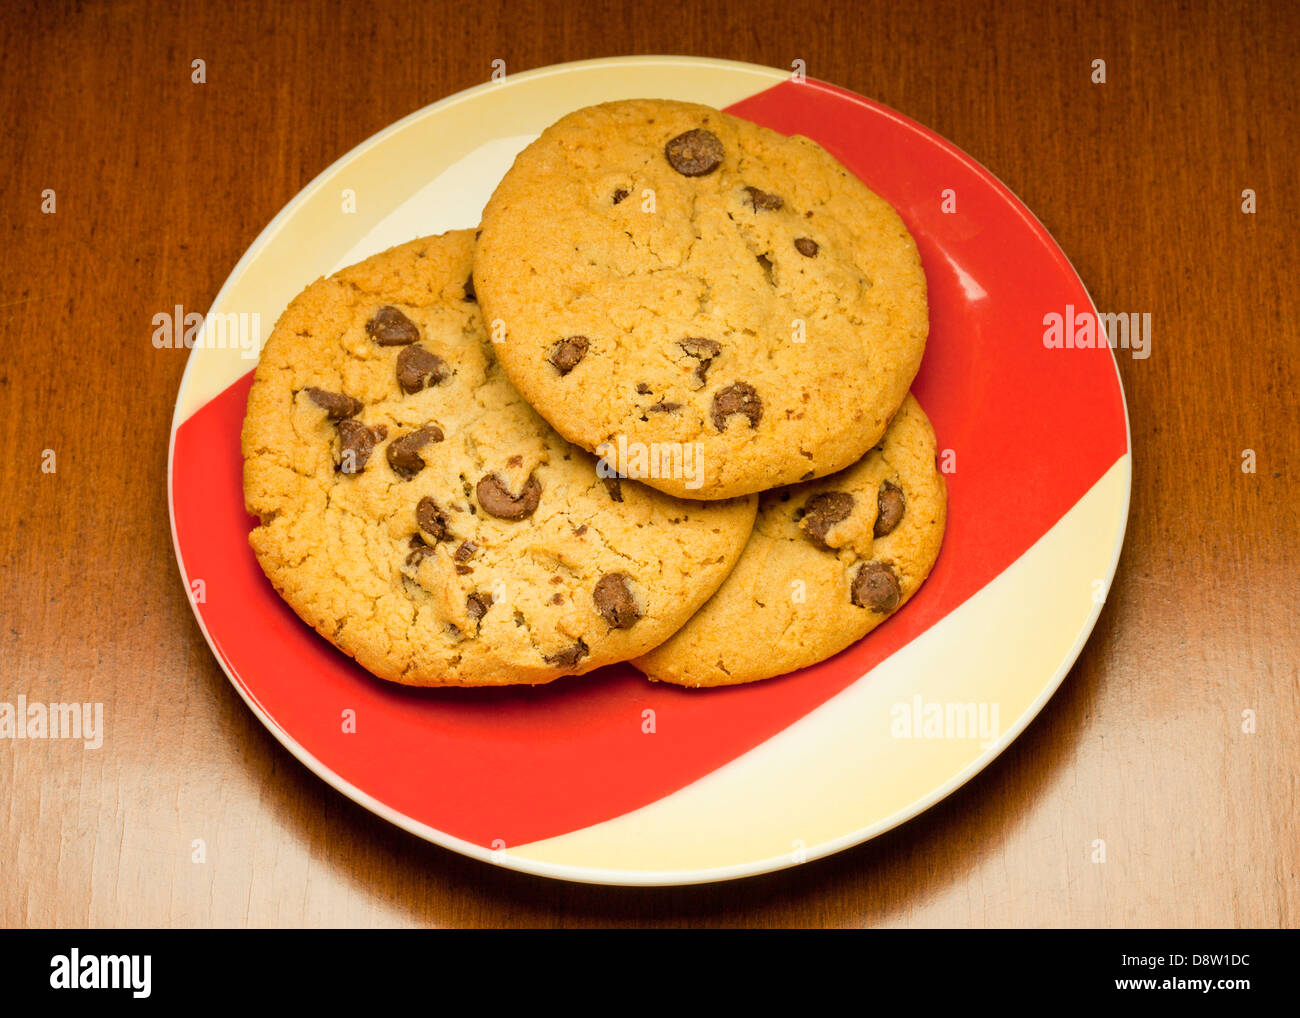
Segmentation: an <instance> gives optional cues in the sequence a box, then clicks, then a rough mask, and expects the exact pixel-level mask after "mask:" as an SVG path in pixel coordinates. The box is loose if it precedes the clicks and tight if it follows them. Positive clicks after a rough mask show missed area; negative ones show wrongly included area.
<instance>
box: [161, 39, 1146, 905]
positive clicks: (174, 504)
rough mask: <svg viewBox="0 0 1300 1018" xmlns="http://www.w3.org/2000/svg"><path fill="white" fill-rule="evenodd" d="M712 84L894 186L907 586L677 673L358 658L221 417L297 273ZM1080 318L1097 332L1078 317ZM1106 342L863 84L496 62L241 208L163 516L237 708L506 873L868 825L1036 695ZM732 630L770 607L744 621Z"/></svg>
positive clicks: (738, 106) (1095, 575)
mask: <svg viewBox="0 0 1300 1018" xmlns="http://www.w3.org/2000/svg"><path fill="white" fill-rule="evenodd" d="M645 96H654V97H662V98H670V99H682V100H690V101H695V102H702V103H707V104H709V105H712V106H717V107H721V108H724V109H727V110H729V111H730V112H731V113H733V114H735V115H737V116H741V117H744V118H746V119H748V120H752V121H755V122H757V123H760V124H764V125H766V126H768V127H771V128H774V129H775V130H778V131H781V132H783V133H786V134H794V133H799V134H804V135H807V136H809V137H811V138H814V139H816V140H817V141H818V142H820V143H821V144H822V145H824V146H825V147H826V148H827V149H829V150H830V151H831V152H832V153H834V154H835V155H836V156H837V157H838V158H839V159H840V160H841V161H842V162H843V163H844V164H845V165H846V166H848V167H849V168H850V169H851V170H852V171H853V172H854V173H856V174H857V175H858V176H860V177H861V178H862V180H863V181H864V182H865V183H866V184H867V186H868V187H870V188H871V189H872V190H874V191H875V192H877V193H878V194H880V195H881V196H883V197H884V198H886V199H887V200H888V201H889V202H890V203H891V204H893V206H894V207H895V208H896V209H898V211H899V213H900V214H901V215H902V217H903V219H904V220H905V221H906V223H907V226H908V228H909V229H910V230H911V231H912V233H913V235H914V236H915V237H916V240H917V244H918V245H919V247H920V251H921V257H922V260H923V262H924V264H925V270H926V275H927V277H928V280H929V288H930V290H929V292H930V315H931V332H930V342H929V347H928V349H927V352H926V356H925V362H924V364H923V366H922V368H921V373H920V375H919V377H918V378H917V380H916V384H915V386H914V389H913V391H914V392H915V394H916V396H917V398H918V399H919V400H920V402H921V404H922V406H923V407H924V408H925V410H926V412H927V413H928V414H929V416H930V418H931V420H932V421H933V422H934V427H935V431H936V433H937V435H938V438H939V449H940V454H939V462H940V466H941V468H942V469H943V471H944V472H945V474H946V475H947V481H948V490H949V499H950V502H949V511H948V531H947V536H946V538H945V541H944V546H943V552H942V554H941V556H940V558H939V561H938V564H937V565H936V567H935V569H934V572H933V573H932V575H931V576H930V579H929V581H928V582H927V583H926V584H925V585H924V586H923V587H922V588H921V590H920V592H919V593H918V594H917V595H916V597H915V598H914V599H913V600H912V601H911V603H910V604H909V605H908V607H907V609H906V610H905V611H902V612H900V613H899V614H898V615H897V616H895V617H894V618H892V619H890V620H889V621H888V622H886V623H885V624H884V625H882V626H880V627H879V628H878V629H876V630H875V631H874V632H873V633H871V634H870V635H869V636H867V637H866V638H865V639H864V640H862V641H860V642H859V643H857V644H855V645H854V646H852V647H850V648H849V649H847V650H845V651H844V652H842V653H841V654H839V655H837V656H836V657H834V658H832V659H830V660H829V661H825V662H823V663H822V664H819V665H817V666H815V667H812V668H808V669H805V670H803V671H802V672H799V673H796V674H793V675H790V676H787V677H783V678H779V679H773V680H769V681H767V682H760V683H756V684H754V685H749V686H737V687H728V688H724V689H715V690H686V689H680V688H677V687H674V686H668V685H653V684H651V683H648V682H646V681H645V680H643V679H642V678H641V677H640V676H638V675H637V673H636V672H635V671H634V670H633V669H632V668H631V667H629V666H615V667H610V668H606V669H603V670H601V671H599V672H595V673H592V674H590V675H588V676H584V677H580V678H571V679H561V680H559V681H558V682H555V683H553V684H551V685H549V686H542V687H538V688H536V689H531V688H503V689H469V690H461V689H443V690H418V689H407V688H403V687H399V686H394V685H389V684H387V683H384V682H381V681H380V680H378V679H375V678H373V677H371V676H370V675H369V674H368V673H367V672H365V671H364V670H363V669H362V668H361V667H360V666H358V665H356V664H355V663H354V662H353V661H352V660H351V659H350V658H348V657H346V656H345V655H343V654H341V653H339V652H338V651H336V650H335V649H334V648H333V647H331V646H330V645H329V644H328V643H326V642H325V641H324V640H323V639H321V638H320V637H319V636H317V635H316V634H315V633H314V632H313V631H312V630H311V629H310V628H308V627H307V626H306V625H304V624H303V623H302V622H300V621H299V620H298V618H297V617H296V616H295V615H294V614H293V612H292V611H291V610H290V609H289V608H288V607H287V606H286V605H285V604H284V603H283V602H282V601H281V600H280V599H279V597H277V596H276V594H275V592H274V591H273V589H272V588H271V586H270V584H269V583H268V582H267V581H266V579H265V578H264V577H263V575H262V572H261V570H260V569H259V567H258V565H257V562H256V560H255V558H254V556H253V554H252V551H251V550H250V548H249V546H248V539H247V538H248V531H249V530H250V528H251V526H252V525H253V523H254V522H255V521H254V520H253V519H252V518H251V517H249V516H248V515H247V514H246V513H245V512H244V508H243V497H242V487H241V484H242V480H241V461H240V450H239V429H240V423H241V420H242V418H243V414H244V403H245V398H246V395H247V392H248V387H249V384H250V382H251V378H252V369H253V367H254V364H255V359H256V356H257V344H258V342H259V340H260V338H261V337H262V336H264V335H266V334H269V332H270V328H271V326H272V324H273V323H274V322H275V319H276V317H277V316H278V315H279V313H280V311H281V310H282V309H283V308H284V307H285V305H286V304H288V302H289V300H290V299H291V298H292V297H293V296H294V295H295V294H296V293H297V292H298V291H299V290H301V289H302V288H303V287H305V286H306V285H307V284H308V283H310V282H311V281H312V280H314V279H315V278H317V277H318V276H321V275H323V274H326V273H329V272H332V271H334V270H335V269H338V268H340V267H342V266H344V265H347V264H349V263H351V262H354V261H357V260H359V259H361V258H363V257H365V256H367V255H370V254H373V253H375V252H377V251H380V250H382V249H384V248H387V247H389V246H391V245H393V244H397V243H401V242H404V241H407V240H410V239H412V238H413V237H416V236H420V235H423V234H431V233H440V232H442V231H444V230H447V229H452V228H457V227H474V226H475V225H477V223H478V218H479V215H480V213H481V212H482V209H483V206H484V204H485V203H486V201H487V198H488V196H489V194H490V193H491V191H492V188H493V186H494V185H495V184H496V182H497V181H498V180H499V179H500V177H501V175H502V174H503V173H504V172H505V171H506V169H507V168H508V167H509V165H510V163H511V160H512V159H513V158H514V156H515V154H516V153H517V152H518V151H519V150H520V149H521V148H523V147H524V146H525V145H526V144H527V143H528V142H529V141H531V140H532V139H533V138H534V137H536V136H537V135H538V134H539V133H540V132H541V131H542V129H543V128H545V127H546V126H547V125H548V124H550V123H552V122H553V121H555V120H557V119H558V118H559V117H560V116H562V115H563V114H565V113H568V112H569V111H571V110H574V109H576V108H578V107H581V106H585V105H589V104H591V103H597V102H604V101H607V100H612V99H624V98H633V97H645ZM1099 336H1100V337H1101V338H1100V342H1099V341H1098V337H1099ZM1129 471H1130V459H1129V438H1128V420H1127V415H1126V411H1125V406H1124V395H1123V391H1122V389H1121V387H1120V382H1119V375H1118V371H1117V369H1116V365H1115V360H1114V356H1113V354H1112V352H1111V349H1110V348H1109V347H1108V346H1107V343H1106V341H1105V333H1104V332H1101V331H1100V327H1099V320H1098V317H1097V315H1096V311H1095V309H1094V308H1093V305H1092V302H1091V300H1090V299H1089V297H1088V294H1087V292H1086V291H1085V290H1084V288H1083V285H1082V283H1081V282H1080V281H1079V278H1078V276H1077V275H1076V274H1075V272H1074V270H1073V269H1072V268H1071V266H1070V263H1069V262H1068V261H1067V260H1066V258H1065V256H1064V255H1063V254H1062V253H1061V250H1060V249H1059V248H1058V247H1057V246H1056V244H1055V243H1054V242H1053V241H1052V238H1051V237H1050V236H1049V235H1048V233H1047V231H1046V230H1045V229H1044V228H1043V227H1042V225H1041V224H1040V223H1039V222H1038V221H1037V220H1036V219H1035V218H1034V217H1033V216H1032V215H1031V214H1030V213H1029V211H1028V210H1027V209H1026V208H1025V207H1024V205H1022V204H1021V202H1020V201H1019V200H1018V199H1017V198H1016V197H1015V196H1014V195H1013V194H1012V193H1011V192H1010V191H1008V190H1007V188H1006V187H1005V186H1003V185H1002V184H1001V183H1000V182H999V181H998V180H997V179H996V178H994V177H993V176H992V174H990V173H989V172H988V171H987V170H985V169H984V168H983V167H981V166H980V165H979V164H978V163H976V162H975V161H974V160H972V159H971V158H970V157H968V156H967V155H965V154H964V153H962V152H961V151H959V150H958V149H957V148H955V147H954V146H953V145H951V144H949V143H948V142H946V141H944V140H943V139H942V138H940V137H938V136H937V135H935V134H934V133H933V132H931V131H929V130H927V129H926V128H924V127H921V126H920V125H918V124H916V123H914V122H912V121H910V120H908V119H907V118H906V117H903V116H900V115H899V114H897V113H895V112H893V111H892V110H889V109H886V108H885V107H883V106H880V105H878V104H876V103H873V102H871V101H870V100H867V99H864V98H862V97H861V96H858V95H854V94H852V93H850V92H846V91H844V90H842V89H839V88H835V87H834V86H831V85H825V84H822V83H820V82H815V81H812V80H796V79H794V78H792V76H791V75H790V74H789V73H787V72H784V71H779V70H773V69H770V68H764V67H756V66H752V65H748V64H738V63H731V62H726V61H718V60H700V59H688V58H683V57H629V58H623V59H617V60H599V61H585V62H582V63H574V64H563V65H559V66H556V67H548V68H544V69H542V70H538V71H532V72H529V73H526V74H519V75H515V76H510V77H507V78H505V79H504V80H502V81H499V82H492V83H489V84H485V85H481V86H479V87H477V88H473V89H470V90H469V91H467V92H462V93H460V94H459V95H455V96H452V97H451V98H449V99H446V100H444V101H442V102H440V103H436V104H434V105H433V106H430V107H428V108H427V109H424V110H421V111H419V112H418V113H414V114H412V115H411V116H409V117H407V118H405V119H404V120H401V121H399V122H398V123H396V124H394V125H393V126H391V127H389V128H388V129H387V130H385V131H382V132H380V133H379V134H377V135H375V136H374V137H373V138H371V139H370V140H368V141H366V142H365V143H363V144H362V145H360V146H358V147H357V148H356V149H354V150H353V151H351V152H349V153H348V154H347V155H345V156H344V157H343V158H342V159H340V160H339V161H338V162H336V163H335V164H334V165H333V166H331V167H330V168H329V169H327V170H326V171H325V172H324V173H322V174H321V175H320V176H319V177H317V178H316V179H315V180H314V181H312V182H311V183H310V184H309V185H308V186H307V187H306V188H305V189H304V190H303V191H302V193H301V194H299V195H298V196H297V197H296V198H294V199H293V201H291V202H290V203H289V204H288V205H287V206H286V207H285V208H284V210H283V211H281V212H280V214H279V215H278V216H276V217H275V219H274V220H272V222H271V223H270V225H268V226H267V227H266V229H265V230H264V231H263V232H262V234H261V236H259V237H258V238H257V240H256V241H255V242H254V243H253V245H252V247H250V248H249V249H248V251H247V253H246V254H245V255H244V257H243V258H242V259H240V261H239V264H238V265H236V266H235V269H234V271H233V272H232V273H231V274H230V278H229V279H227V280H226V283H225V285H224V286H223V287H222V288H221V292H220V293H219V294H218V295H217V298H216V301H215V303H214V304H213V307H212V311H211V312H210V314H209V316H208V318H207V320H206V321H205V324H204V330H203V332H202V334H201V336H200V342H199V343H198V344H196V345H195V348H194V349H193V351H192V352H191V354H190V357H189V363H188V365H187V366H186V370H185V376H184V379H183V380H182V382H181V387H180V392H179V394H178V396H177V400H176V413H175V418H174V421H173V424H172V435H171V455H170V470H169V484H170V492H169V494H170V505H171V517H172V534H173V538H174V540H175V544H176V556H177V559H178V561H179V562H180V568H181V574H182V577H183V578H184V580H185V583H186V585H187V587H188V588H189V590H190V592H191V600H192V602H193V604H194V610H195V614H196V615H197V617H198V620H199V625H200V626H201V627H202V629H203V633H204V635H205V636H206V638H207V640H208V643H209V644H210V645H211V646H212V650H213V652H214V653H215V654H216V655H217V658H218V660H219V661H220V662H221V665H222V667H223V668H224V669H225V670H226V673H227V674H228V675H229V676H230V679H231V681H232V682H233V683H234V686H235V688H236V689H237V690H238V691H239V693H240V695H241V696H242V697H243V698H244V700H245V701H246V702H247V703H248V705H249V707H250V708H251V709H252V710H253V712H254V713H255V714H256V715H257V716H258V718H260V719H261V721H262V722H263V723H264V724H265V725H266V726H267V728H269V729H270V730H271V732H272V733H273V734H274V735H275V736H276V738H278V739H279V740H280V742H282V743H283V744H284V745H285V746H286V747H287V748H288V749H289V750H290V751H291V752H292V753H293V754H294V755H295V756H296V757H297V758H298V759H299V760H301V761H302V762H303V763H304V764H306V765H307V766H308V767H309V768H311V770H313V771H314V772H315V773H316V774H318V775H320V776H321V777H322V778H323V779H324V780H326V781H328V782H329V783H330V784H331V785H333V786H334V787H335V788H337V789H339V790H340V791H341V792H343V793H344V794H345V795H347V796H349V797H350V798H352V799H354V800H356V801H357V802H359V803H361V804H362V805H364V806H366V807H367V808H368V809H370V810H373V811H374V812H375V813H377V814H379V815H380V816H382V817H384V818H386V819H388V820H390V821H392V822H393V823H395V824H397V825H398V826H400V827H403V828H405V829H406V830H408V831H411V832H413V833H415V834H418V835H420V836H421V837H424V838H428V839H429V840H431V841H434V842H437V843H438V844H440V845H444V846H446V847H447V848H451V849H453V850H455V851H458V852H463V853H464V854H466V855H470V856H474V857H475V858H479V859H483V860H487V861H491V862H494V863H497V864H499V865H502V866H507V867H510V868H513V869H518V870H524V871H527V872H530V873H537V874H543V875H546V876H551V877H561V878H565V879H569V880H581V881H590V882H599V883H618V884H682V883H693V882H700V881H708V880H720V879H725V878H730V877H739V876H744V875H748V874H754V873H762V872H765V871H768V870H774V869H779V868H781V867H785V866H790V865H794V864H797V863H800V862H803V861H805V860H809V859H815V858H817V857H819V856H824V855H827V854H829V853H831V852H835V851H838V850H839V849H842V848H845V847H847V846H849V845H854V844H857V843H858V842H861V841H865V840H866V839H868V838H871V837H874V836H875V835H877V834H879V833H881V832H882V831H885V830H888V829H889V828H891V827H893V826H895V825H896V824H899V823H901V822H902V821H904V820H907V819H908V818H909V817H912V816H915V815H916V814H917V813H919V812H920V811H921V810H923V809H925V808H926V807H928V806H930V805H931V804H933V803H934V802H936V801H938V800H939V799H941V798H942V797H943V796H945V795H947V794H948V793H950V792H952V791H953V790H954V789H956V788H958V787H959V786H960V785H961V784H962V783H963V782H965V781H967V780H969V779H970V778H971V777H972V776H973V775H974V774H976V773H977V772H978V771H979V770H980V769H981V768H983V767H984V766H986V765H987V764H988V763H989V761H990V760H992V759H993V758H994V757H995V756H997V754H998V753H1000V752H1001V751H1002V750H1003V749H1005V748H1006V747H1007V745H1008V744H1009V743H1010V742H1011V740H1012V739H1014V738H1015V737H1016V736H1017V735H1018V734H1019V733H1020V732H1021V731H1022V730H1023V729H1024V727H1025V726H1026V725H1027V724H1028V723H1029V722H1030V720H1032V719H1033V717H1034V716H1035V715H1036V714H1037V713H1038V711H1039V710H1041V709H1042V707H1043V705H1044V704H1045V703H1046V702H1047V700H1048V698H1049V697H1050V696H1051V695H1052V693H1053V692H1054V691H1055V690H1056V688H1057V686H1058V685H1059V684H1060V682H1061V680H1062V679H1063V677H1064V676H1065V674H1066V672H1067V671H1068V670H1069V668H1070V666H1071V665H1072V664H1073V662H1074V660H1075V658H1076V657H1077V656H1078V654H1079V651H1080V649H1081V648H1082V646H1083V642H1084V640H1085V639H1086V638H1087V635H1088V633H1089V632H1090V631H1091V629H1092V626H1093V624H1094V622H1095V621H1096V619H1097V615H1098V613H1099V612H1100V610H1101V605H1102V601H1103V600H1104V598H1105V595H1106V591H1107V589H1108V588H1109V586H1110V581H1111V577H1112V576H1113V574H1114V570H1115V565H1116V561H1117V559H1118V556H1119V550H1120V545H1121V543H1122V541H1123V536H1124V525H1125V520H1126V517H1127V514H1128V498H1129ZM755 638H757V639H761V638H763V634H756V635H755Z"/></svg>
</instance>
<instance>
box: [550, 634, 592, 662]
mask: <svg viewBox="0 0 1300 1018" xmlns="http://www.w3.org/2000/svg"><path fill="white" fill-rule="evenodd" d="M586 656H587V645H586V644H585V643H583V642H582V641H581V640H579V641H578V642H577V643H575V644H574V645H573V646H572V647H565V648H564V649H563V650H557V651H556V652H555V653H554V654H547V655H545V661H546V663H547V664H548V665H552V666H553V667H555V668H572V667H573V666H574V665H576V664H577V663H578V662H579V661H581V660H582V659H583V658H584V657H586Z"/></svg>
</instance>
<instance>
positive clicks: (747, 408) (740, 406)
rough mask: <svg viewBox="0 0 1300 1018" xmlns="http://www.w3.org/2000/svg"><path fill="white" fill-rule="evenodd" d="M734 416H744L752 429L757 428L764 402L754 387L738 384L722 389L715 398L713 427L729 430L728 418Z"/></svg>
mask: <svg viewBox="0 0 1300 1018" xmlns="http://www.w3.org/2000/svg"><path fill="white" fill-rule="evenodd" d="M733 414H742V415H743V416H745V417H746V418H748V419H749V426H750V427H751V428H754V427H757V426H758V422H759V420H760V419H762V416H763V401H762V400H761V399H759V398H758V392H757V391H756V390H755V389H754V387H753V386H752V385H748V384H747V383H745V382H736V383H734V384H732V385H729V386H727V387H726V388H725V389H720V390H718V392H717V393H716V394H715V395H714V397H713V426H714V427H715V428H717V429H718V430H719V431H726V430H727V418H729V417H731V416H732V415H733Z"/></svg>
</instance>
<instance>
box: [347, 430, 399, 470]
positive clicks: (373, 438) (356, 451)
mask: <svg viewBox="0 0 1300 1018" xmlns="http://www.w3.org/2000/svg"><path fill="white" fill-rule="evenodd" d="M338 429H339V461H338V464H337V467H336V469H337V470H338V472H339V473H341V474H359V473H361V471H363V470H364V469H365V468H366V463H367V462H368V461H369V459H370V454H371V453H372V452H374V451H375V444H376V443H377V442H381V441H383V439H384V438H385V437H386V436H387V435H388V429H387V428H386V427H384V426H383V425H382V424H377V425H375V427H373V428H367V427H366V426H365V425H364V424H362V423H360V422H359V421H350V420H343V421H339V425H338Z"/></svg>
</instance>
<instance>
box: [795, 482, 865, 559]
mask: <svg viewBox="0 0 1300 1018" xmlns="http://www.w3.org/2000/svg"><path fill="white" fill-rule="evenodd" d="M851 512H853V496H852V495H850V494H849V493H848V492H845V491H823V492H822V493H821V494H818V495H814V496H813V497H812V498H810V499H809V500H808V504H807V505H806V506H804V514H803V519H801V520H800V521H799V526H800V527H802V528H803V532H804V533H805V534H807V535H808V536H809V537H810V538H812V539H813V540H814V541H815V542H816V543H817V544H820V545H821V546H822V547H823V548H828V547H830V545H828V544H827V543H826V533H827V531H829V530H830V529H831V527H833V526H835V524H837V523H839V522H840V520H845V519H848V517H849V513H851Z"/></svg>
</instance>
